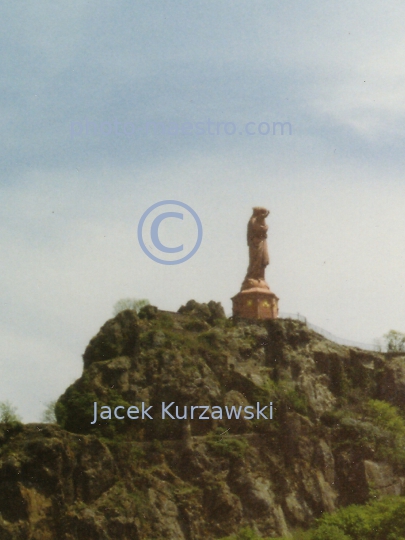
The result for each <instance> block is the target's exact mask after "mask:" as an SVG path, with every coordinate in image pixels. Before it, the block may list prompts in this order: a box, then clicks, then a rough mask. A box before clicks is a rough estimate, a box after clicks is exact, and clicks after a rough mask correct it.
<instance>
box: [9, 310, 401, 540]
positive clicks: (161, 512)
mask: <svg viewBox="0 0 405 540" xmlns="http://www.w3.org/2000/svg"><path fill="white" fill-rule="evenodd" d="M83 360H84V369H83V374H82V376H81V378H80V379H78V380H77V381H76V382H75V383H74V384H73V385H71V386H70V387H69V388H68V389H67V390H66V392H65V393H64V394H63V395H62V396H61V397H60V399H59V401H58V403H57V406H56V413H57V418H58V424H59V425H50V424H29V425H26V426H23V425H20V424H9V425H4V424H3V425H2V426H1V429H0V513H1V515H0V540H9V539H10V540H14V539H21V540H28V539H30V540H48V539H49V540H51V539H52V540H54V539H55V540H76V539H77V540H109V539H111V540H113V539H114V540H130V539H131V540H137V539H139V540H158V539H167V540H183V539H184V540H200V539H201V540H202V539H215V538H222V537H224V536H227V535H229V534H231V533H232V532H234V531H237V530H238V529H240V528H241V527H243V526H250V527H252V528H253V529H254V530H256V531H257V532H259V533H262V534H263V535H266V536H274V537H276V536H285V537H288V536H289V535H290V532H291V531H292V530H293V529H294V528H296V527H304V528H305V527H307V526H308V525H309V524H310V523H311V521H312V520H313V519H314V518H315V517H318V516H320V515H321V514H322V513H323V512H331V511H333V510H334V509H335V508H336V507H338V506H341V505H347V504H350V503H354V502H355V503H363V502H365V501H366V500H368V499H370V498H373V497H378V496H379V495H381V494H394V495H395V494H397V495H400V494H404V492H405V450H404V443H405V429H403V425H404V424H403V419H402V416H401V414H402V412H401V411H404V409H405V357H404V356H400V355H395V354H391V355H387V354H377V353H370V352H366V351H362V350H359V349H355V348H348V347H342V346H339V345H337V344H335V343H332V342H330V341H327V340H325V339H324V338H323V337H321V336H320V335H318V334H316V333H314V332H313V331H311V330H309V329H308V328H307V327H306V326H305V324H303V323H301V322H299V321H293V320H272V321H266V322H252V321H234V320H230V319H226V318H225V315H224V312H223V310H222V308H221V306H220V304H217V303H215V302H210V303H208V304H197V303H196V302H193V301H190V302H189V303H188V304H187V305H186V306H183V307H181V308H180V310H179V312H178V313H168V312H162V311H159V310H157V309H156V308H154V307H152V306H147V307H145V308H143V309H142V310H141V311H140V313H139V315H137V314H136V313H135V312H134V311H129V310H127V311H124V312H121V313H119V314H118V315H117V316H116V317H115V318H114V319H111V320H109V321H107V323H106V324H105V325H104V326H103V327H102V328H101V330H100V332H99V333H98V334H97V335H96V336H95V337H94V338H93V339H92V340H91V341H90V343H89V345H88V347H87V348H86V351H85V353H84V355H83ZM172 401H173V402H175V403H176V404H177V405H178V406H179V408H180V409H181V410H183V408H184V407H191V406H192V405H195V406H199V405H206V406H209V407H210V411H212V410H213V408H214V407H217V409H218V408H219V407H220V408H222V409H224V410H225V407H228V409H230V408H231V407H232V406H235V407H236V408H239V407H240V406H242V407H247V406H249V405H252V406H254V407H256V404H257V403H261V404H263V405H268V404H269V403H270V402H272V403H273V406H274V412H273V419H272V420H269V419H263V418H260V419H257V418H254V419H253V420H246V419H243V418H240V419H235V418H234V417H233V418H231V419H228V418H226V416H225V418H222V419H218V418H215V419H213V418H211V417H210V419H209V420H206V421H204V420H200V419H198V418H194V419H190V418H188V419H187V420H178V419H174V420H173V419H170V418H169V419H167V420H162V419H161V418H160V417H159V416H160V415H158V414H156V415H154V418H153V420H150V419H148V418H145V419H143V420H142V419H141V418H140V419H137V420H133V419H130V418H128V417H126V418H124V419H123V420H117V419H111V420H101V419H98V420H97V422H96V423H94V424H91V422H92V420H93V410H94V402H97V403H98V405H99V407H100V406H109V407H110V408H111V409H112V410H113V409H115V408H116V407H121V409H120V410H123V411H125V410H127V409H128V407H131V406H138V408H139V409H141V404H142V403H144V404H145V406H152V407H153V410H156V411H160V405H161V403H162V402H165V403H170V402H172Z"/></svg>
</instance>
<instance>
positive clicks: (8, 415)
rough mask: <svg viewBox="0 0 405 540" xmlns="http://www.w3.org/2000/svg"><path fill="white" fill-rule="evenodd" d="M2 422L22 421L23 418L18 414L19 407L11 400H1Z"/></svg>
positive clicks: (0, 414) (0, 415)
mask: <svg viewBox="0 0 405 540" xmlns="http://www.w3.org/2000/svg"><path fill="white" fill-rule="evenodd" d="M0 422H4V423H5V424H12V423H14V422H21V418H20V417H19V415H18V414H17V408H16V407H14V406H13V405H11V403H10V402H9V401H2V402H0Z"/></svg>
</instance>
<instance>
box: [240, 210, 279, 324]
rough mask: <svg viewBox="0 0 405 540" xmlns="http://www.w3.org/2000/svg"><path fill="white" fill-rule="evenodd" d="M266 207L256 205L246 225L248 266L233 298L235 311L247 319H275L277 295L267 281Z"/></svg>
mask: <svg viewBox="0 0 405 540" xmlns="http://www.w3.org/2000/svg"><path fill="white" fill-rule="evenodd" d="M269 214H270V212H269V211H268V210H267V209H266V208H262V207H261V206H257V207H255V208H253V214H252V217H251V218H250V220H249V223H248V227H247V243H248V246H249V267H248V269H247V273H246V277H245V279H244V281H243V283H242V287H241V291H240V292H239V293H238V294H237V295H236V296H234V297H233V298H232V304H233V308H232V311H233V315H234V317H241V318H245V319H276V318H277V317H278V300H279V299H278V298H277V296H276V295H275V294H274V293H273V292H271V291H270V287H269V286H268V285H267V283H266V279H265V271H266V266H268V265H269V262H270V259H269V252H268V249H267V230H268V227H267V225H266V221H265V220H266V217H267V216H268V215H269Z"/></svg>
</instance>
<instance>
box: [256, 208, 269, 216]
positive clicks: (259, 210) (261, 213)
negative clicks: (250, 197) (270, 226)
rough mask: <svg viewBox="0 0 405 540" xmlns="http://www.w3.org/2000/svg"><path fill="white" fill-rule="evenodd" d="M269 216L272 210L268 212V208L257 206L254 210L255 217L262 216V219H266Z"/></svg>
mask: <svg viewBox="0 0 405 540" xmlns="http://www.w3.org/2000/svg"><path fill="white" fill-rule="evenodd" d="M269 214H270V210H267V208H263V207H262V206H255V207H254V208H253V215H254V216H260V217H262V218H266V217H267V216H268V215H269Z"/></svg>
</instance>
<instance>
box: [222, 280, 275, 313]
mask: <svg viewBox="0 0 405 540" xmlns="http://www.w3.org/2000/svg"><path fill="white" fill-rule="evenodd" d="M232 306H233V308H232V311H233V316H234V317H242V318H244V319H276V318H277V317H278V298H277V296H276V295H275V294H274V293H272V292H271V291H270V290H266V289H261V288H258V287H255V288H252V289H246V290H244V291H241V292H240V293H238V294H237V295H236V296H234V297H233V298H232Z"/></svg>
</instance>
